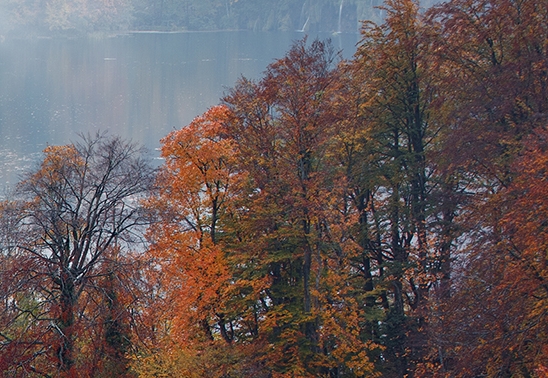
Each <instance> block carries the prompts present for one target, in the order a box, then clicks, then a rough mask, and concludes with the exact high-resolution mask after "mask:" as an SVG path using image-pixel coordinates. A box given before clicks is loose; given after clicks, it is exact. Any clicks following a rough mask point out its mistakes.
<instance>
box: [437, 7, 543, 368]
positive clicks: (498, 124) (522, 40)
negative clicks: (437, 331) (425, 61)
mask: <svg viewBox="0 0 548 378" xmlns="http://www.w3.org/2000/svg"><path fill="white" fill-rule="evenodd" d="M431 15H432V20H433V22H437V27H438V30H439V32H440V34H439V39H438V42H437V48H436V52H437V54H436V59H438V60H439V61H440V62H441V63H442V67H443V70H444V75H443V77H444V85H443V90H444V91H445V92H446V93H447V97H446V98H450V99H451V101H450V102H451V105H450V109H451V111H450V114H451V118H450V119H451V120H452V121H451V124H450V130H451V132H449V133H447V135H446V138H447V139H446V140H445V147H444V149H443V155H444V156H445V157H446V159H447V161H448V162H450V163H449V164H447V169H448V171H451V172H453V173H454V177H458V181H459V185H461V186H462V187H466V196H465V197H464V199H465V201H463V202H462V209H461V212H460V215H459V217H457V218H456V219H455V220H456V221H458V227H459V228H461V230H463V231H464V235H463V240H465V241H466V242H465V243H463V244H462V246H461V248H460V249H461V250H462V253H460V254H459V255H458V257H459V260H458V261H459V263H458V265H459V266H460V267H462V269H460V271H459V279H458V280H456V281H454V282H453V287H454V288H455V289H456V290H455V292H454V294H455V295H454V297H453V298H452V299H451V300H450V301H449V302H448V307H447V311H446V319H447V320H448V323H446V325H445V327H444V328H445V329H446V330H447V332H446V333H444V335H443V338H444V343H445V344H446V345H449V346H450V347H449V348H448V356H447V357H448V358H447V359H446V366H445V367H446V368H447V369H448V370H449V371H452V372H453V373H456V374H461V375H464V376H467V375H478V374H486V375H488V376H510V375H524V376H527V375H533V374H541V373H539V372H538V371H537V372H536V373H535V370H538V369H540V370H542V369H543V368H544V367H543V366H542V364H540V365H539V364H538V363H537V364H536V365H535V363H534V362H533V361H537V360H536V356H541V355H542V352H541V351H540V350H541V349H542V348H541V347H539V346H540V345H542V344H543V343H545V340H544V339H543V337H544V336H542V335H543V334H544V331H542V330H537V331H538V334H537V335H538V336H539V338H537V337H532V338H531V339H529V340H528V341H527V342H526V344H527V348H524V344H520V341H519V340H521V342H522V341H523V340H522V339H520V338H519V337H518V336H517V334H519V333H520V332H524V333H527V332H526V331H524V329H525V328H526V327H528V326H531V323H528V322H529V321H530V319H531V317H533V318H534V317H535V316H538V314H539V313H538V311H537V309H538V308H539V307H537V306H540V307H542V305H540V304H539V303H538V302H536V301H535V300H534V299H533V300H532V301H530V299H532V298H537V296H538V295H539V294H538V293H535V294H532V292H528V294H524V290H525V289H524V287H525V286H529V289H531V290H533V291H535V290H536V288H538V283H537V281H536V280H537V279H539V276H538V274H537V273H535V270H536V269H537V268H534V269H525V267H527V266H528V267H532V266H534V265H535V263H533V261H534V260H535V258H536V257H533V255H534V253H536V252H533V255H530V254H528V253H524V251H525V250H526V249H527V248H524V244H521V243H523V242H524V240H525V238H524V234H523V233H521V232H520V231H518V230H523V228H522V226H521V223H522V222H523V223H524V224H527V225H528V226H526V227H533V229H535V227H538V225H535V223H537V222H538V221H539V219H537V217H541V215H540V214H539V213H537V212H536V210H535V208H537V206H539V204H538V203H536V204H535V203H534V202H535V201H537V200H538V198H539V197H537V195H538V193H537V194H533V195H532V196H529V193H534V189H532V188H534V187H536V185H537V184H538V181H536V177H538V174H539V172H540V171H539V169H540V167H539V166H538V163H539V162H540V161H542V159H543V158H542V156H543V148H544V147H543V143H544V142H543V139H544V136H543V135H544V132H543V129H544V128H545V126H546V115H545V114H546V101H547V97H546V96H547V92H546V88H547V76H546V72H547V71H546V70H547V63H546V62H547V50H546V47H547V46H546V37H547V35H548V34H547V33H548V29H547V28H546V25H547V24H546V20H547V19H548V18H547V17H548V8H547V7H546V4H545V2H540V1H522V2H514V1H497V2H493V1H459V0H456V1H451V2H448V3H446V4H443V5H441V6H440V7H439V8H438V9H436V10H434V11H433V12H432V14H431ZM535 139H538V141H535ZM526 183H527V184H526ZM529 184H531V186H528V185H529ZM518 188H519V189H518ZM520 191H523V194H525V197H524V198H529V199H530V200H531V201H532V202H527V200H524V198H522V199H519V198H521V197H522V196H523V194H521V193H519V194H518V192H520ZM526 203H527V204H526ZM510 225H512V226H510ZM518 235H519V236H518ZM539 236H540V235H539ZM541 239H542V237H541V236H540V238H538V239H537V238H535V237H534V236H533V233H532V234H531V235H530V238H529V241H528V242H527V243H529V242H532V244H528V245H529V248H531V247H532V248H533V249H529V251H534V250H535V249H536V248H540V249H541V248H542V247H541V246H542V243H543V242H542V240H541ZM533 240H534V242H533ZM533 245H535V246H534V247H533ZM537 251H538V250H537ZM455 257H457V255H456V256H455ZM518 266H519V267H520V268H519V269H517V268H516V267H518ZM510 272H511V273H510ZM534 277H537V278H534ZM541 280H542V279H541ZM525 282H527V284H526V283H525ZM522 284H523V285H524V286H522ZM518 293H519V294H518ZM514 294H515V295H514ZM529 295H530V296H529ZM540 296H541V297H542V294H540ZM541 312H542V310H541ZM538 319H539V318H537V320H538ZM524 324H528V326H524ZM522 327H525V328H522ZM533 328H534V326H533ZM510 340H515V341H516V343H513V342H512V341H510ZM472 354H473V355H474V356H475V357H474V361H472V359H470V356H471V355H472ZM533 356H535V357H533ZM477 361H481V364H477V363H476V362H477ZM540 370H539V371H540Z"/></svg>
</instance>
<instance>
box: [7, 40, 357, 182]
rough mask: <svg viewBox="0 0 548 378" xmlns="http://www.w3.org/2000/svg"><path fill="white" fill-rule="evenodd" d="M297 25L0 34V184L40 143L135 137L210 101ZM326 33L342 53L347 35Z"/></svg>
mask: <svg viewBox="0 0 548 378" xmlns="http://www.w3.org/2000/svg"><path fill="white" fill-rule="evenodd" d="M301 38H303V34H302V33H297V32H295V33H282V32H276V33H254V32H202V33H134V34H130V35H125V36H118V37H114V38H103V39H93V38H81V39H36V40H5V41H3V42H2V43H0V186H2V187H3V188H6V187H9V186H13V184H14V183H15V182H17V181H18V180H19V177H20V174H21V173H22V172H23V171H24V170H25V169H28V168H29V167H30V166H31V165H32V164H33V162H36V161H37V160H38V159H39V157H40V153H41V151H42V150H43V149H44V148H45V147H46V146H47V145H59V144H67V143H70V142H71V141H76V140H77V139H78V134H79V133H95V132H96V131H103V130H108V132H109V133H110V134H114V135H120V136H122V137H124V138H127V139H131V140H132V141H134V142H137V143H140V144H144V145H145V146H146V147H147V148H149V149H150V150H151V151H152V154H153V156H154V154H156V155H157V154H158V153H157V152H154V151H155V150H157V149H158V147H159V146H160V142H159V141H160V139H161V138H162V137H164V136H165V135H167V133H169V132H170V131H172V130H175V129H179V128H181V127H183V126H184V125H187V124H188V123H189V122H190V121H192V119H193V118H194V117H196V116H197V115H200V114H201V113H203V112H204V111H205V110H207V109H208V108H209V107H211V106H213V105H215V104H218V103H219V100H220V98H221V97H222V95H223V93H225V92H226V90H227V89H228V88H230V87H232V86H233V85H234V84H235V83H236V81H237V79H238V78H239V77H241V76H242V75H243V76H245V77H247V78H251V79H258V78H260V77H261V74H262V73H263V71H264V70H265V68H266V66H267V65H268V64H270V63H272V62H273V61H274V60H275V59H277V58H281V57H283V56H284V55H285V53H286V52H287V50H288V49H289V48H290V46H291V44H292V42H293V41H295V40H298V39H301ZM312 38H319V39H322V40H323V39H326V38H331V40H332V43H333V45H334V47H335V49H337V50H342V51H343V56H344V57H345V58H349V57H351V56H352V54H353V53H354V52H355V46H356V42H357V41H358V38H359V36H358V35H356V34H339V35H328V34H326V35H317V36H309V39H312Z"/></svg>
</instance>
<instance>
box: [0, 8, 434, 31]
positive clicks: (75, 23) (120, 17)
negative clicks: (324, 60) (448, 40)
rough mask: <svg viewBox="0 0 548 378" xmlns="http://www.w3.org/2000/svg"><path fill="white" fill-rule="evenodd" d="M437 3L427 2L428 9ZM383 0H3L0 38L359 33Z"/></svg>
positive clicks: (378, 14) (380, 12)
mask: <svg viewBox="0 0 548 378" xmlns="http://www.w3.org/2000/svg"><path fill="white" fill-rule="evenodd" d="M435 2H436V0H422V1H421V6H423V7H425V8H427V7H429V6H431V5H432V4H433V3H435ZM379 5H382V0H78V1H75V0H0V16H2V17H3V19H2V23H1V26H0V34H2V33H3V34H8V35H10V34H11V35H15V36H33V35H51V34H55V35H68V36H73V35H74V34H75V33H80V34H89V33H94V32H103V33H104V32H124V31H128V30H157V31H158V30H159V31H178V30H226V29H231V30H254V31H275V30H281V31H293V30H303V31H306V32H308V31H314V32H316V31H323V32H351V33H355V32H358V31H359V29H360V27H361V24H360V21H361V20H371V21H375V22H379V21H381V20H382V19H383V18H384V16H385V14H384V13H383V10H382V9H379V8H378V6H379Z"/></svg>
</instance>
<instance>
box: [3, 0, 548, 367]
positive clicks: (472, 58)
mask: <svg viewBox="0 0 548 378" xmlns="http://www.w3.org/2000/svg"><path fill="white" fill-rule="evenodd" d="M384 11H385V12H386V14H387V18H386V22H385V23H383V24H382V25H375V24H372V23H366V24H364V28H363V39H362V41H361V42H360V45H359V47H358V52H357V54H356V56H355V57H354V59H352V60H350V61H340V62H337V55H336V54H335V53H334V51H333V49H332V47H331V45H330V43H329V42H321V41H314V42H312V43H309V42H308V41H307V40H306V39H304V40H301V41H298V42H296V43H295V44H294V45H293V47H292V48H291V49H290V51H289V52H288V53H287V55H286V56H285V57H283V58H281V59H279V60H277V61H275V62H274V63H272V64H271V65H270V66H269V67H268V68H267V70H266V72H265V73H264V76H263V78H262V79H261V80H258V81H256V82H255V81H250V80H247V79H245V78H242V79H241V80H240V81H239V82H238V83H237V85H236V86H235V87H234V88H233V89H231V90H230V91H229V92H228V93H227V95H226V96H225V97H224V98H223V99H222V103H221V104H219V105H217V106H214V107H212V108H211V109H210V110H208V111H207V112H206V113H204V114H203V115H201V116H200V117H197V118H196V119H195V120H194V121H193V122H192V123H191V124H190V125H188V126H186V127H184V128H182V129H181V130H178V131H174V132H172V133H171V134H169V135H168V136H166V137H165V138H164V139H163V140H162V156H163V158H164V159H165V162H164V164H163V165H162V167H161V168H160V170H159V172H158V173H157V174H154V175H153V172H152V171H151V170H150V168H149V167H148V165H146V164H144V163H143V162H142V160H141V159H140V158H137V156H138V152H137V151H136V150H135V149H134V147H133V146H131V145H129V144H124V143H123V142H121V141H120V140H118V139H112V140H110V139H108V140H105V139H104V138H98V139H86V140H84V143H82V144H78V145H70V146H64V147H49V148H48V149H47V150H46V151H45V156H44V160H43V162H42V165H41V166H40V167H39V168H38V169H37V170H36V172H34V173H32V174H30V175H29V176H28V177H27V178H26V179H25V180H23V181H22V183H21V184H20V185H19V187H18V189H17V192H16V196H15V199H14V200H9V201H5V202H3V203H2V208H1V215H2V218H1V220H2V222H1V223H0V226H1V227H2V254H1V255H0V257H1V259H2V261H1V265H0V269H1V270H0V275H1V276H0V285H1V291H0V293H2V295H3V296H2V307H1V311H0V324H1V327H2V328H0V369H2V371H5V372H7V373H8V374H12V375H16V376H55V375H61V376H76V375H78V376H88V375H89V376H124V375H125V376H142V377H155V376H182V377H194V376H195V377H203V376H208V377H225V378H226V377H265V378H266V377H365V376H373V377H375V376H383V377H405V376H417V377H477V376H488V377H511V376H523V377H539V378H540V377H546V375H547V374H548V366H547V364H546V360H547V357H548V349H547V347H546V345H547V344H548V339H547V337H548V329H547V324H548V319H547V316H548V282H547V280H548V268H547V267H548V258H547V252H546V248H547V245H548V239H547V237H548V234H547V232H546V217H547V209H548V203H547V200H546V198H547V196H546V195H547V194H548V193H547V189H546V188H547V185H546V180H547V179H546V166H547V165H546V164H547V161H548V131H547V126H548V116H547V113H546V107H547V104H548V43H547V41H548V3H546V2H545V1H538V0H522V1H514V0H497V1H490V0H451V1H449V2H447V3H445V4H442V5H440V6H438V7H436V8H433V9H432V10H431V11H429V12H428V13H427V14H420V13H419V11H418V6H417V4H416V3H414V2H413V1H412V0H388V1H387V2H386V7H385V8H384ZM153 176H154V178H155V185H152V181H151V180H152V178H153ZM145 225H146V233H145V231H144V227H143V226H145ZM136 236H145V237H146V239H147V241H148V243H149V244H148V248H147V251H146V252H143V251H141V253H137V250H136V249H135V248H134V247H132V244H131V243H132V242H135V240H136ZM132 251H133V252H132Z"/></svg>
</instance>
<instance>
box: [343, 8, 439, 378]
mask: <svg viewBox="0 0 548 378" xmlns="http://www.w3.org/2000/svg"><path fill="white" fill-rule="evenodd" d="M383 9H384V10H385V11H386V13H387V17H386V21H385V23H383V24H382V25H376V24H373V23H365V24H364V29H363V31H362V33H363V39H362V41H361V42H360V44H359V47H358V51H357V54H356V58H355V59H354V61H352V62H351V63H350V64H349V65H348V68H347V69H348V70H349V72H350V73H349V75H350V76H351V80H352V81H353V82H355V83H356V84H354V86H353V88H356V87H358V86H359V85H361V86H362V87H361V88H359V89H358V90H357V91H356V90H354V91H353V92H352V93H349V98H350V99H353V100H352V102H353V103H355V104H356V105H355V110H354V113H355V114H356V116H355V122H358V125H359V126H358V128H357V130H356V132H353V137H352V138H349V139H347V140H346V141H342V143H343V144H344V146H345V149H344V150H343V151H346V153H345V155H341V156H342V157H344V160H343V162H344V164H345V165H347V167H348V177H349V180H350V182H351V183H352V186H351V190H350V192H349V203H350V204H351V206H352V207H353V209H354V211H356V213H357V214H358V215H359V218H358V219H359V221H358V224H357V226H356V230H357V233H356V238H357V240H359V243H360V247H361V249H362V255H361V261H360V262H359V266H360V267H361V269H362V271H364V272H367V273H365V274H364V275H363V278H364V287H366V288H367V291H369V292H370V293H371V294H370V297H369V302H368V303H369V306H370V307H373V308H374V307H375V303H378V304H379V305H378V306H377V308H378V309H379V310H381V311H382V312H383V313H384V318H383V319H382V321H381V322H379V325H380V327H379V326H375V325H371V330H372V332H373V333H374V334H377V335H378V336H381V335H382V336H383V340H382V344H383V345H384V346H385V347H386V349H385V351H384V352H383V354H382V360H379V361H378V362H379V364H378V366H379V368H380V369H381V370H382V371H383V372H384V374H387V375H393V376H404V375H406V374H408V372H409V371H412V370H413V369H414V365H415V364H416V363H421V362H422V361H423V359H424V357H425V355H426V349H427V345H428V335H427V327H428V324H427V319H428V317H429V313H428V312H429V296H430V290H431V287H432V285H433V284H434V283H435V282H436V280H437V278H436V277H437V275H438V274H439V273H440V271H439V266H440V265H439V264H438V261H439V260H440V256H439V253H438V252H439V251H438V250H437V249H436V247H435V245H436V244H437V240H438V238H439V235H438V230H435V224H436V222H437V220H436V214H437V212H438V209H437V208H436V207H437V205H436V204H435V201H434V199H433V198H434V196H433V193H435V192H436V191H438V190H439V188H438V185H439V181H440V179H441V178H439V177H437V174H438V173H437V171H438V168H437V163H436V162H435V161H434V160H433V152H434V151H436V149H437V147H436V146H437V143H438V141H437V136H438V135H439V134H440V132H441V131H442V130H443V128H444V122H443V118H442V117H441V115H442V114H443V113H442V112H441V110H440V104H441V98H440V92H439V89H438V81H439V80H438V78H437V67H436V62H435V61H434V60H432V59H431V53H432V51H433V47H432V37H431V34H432V30H431V29H430V28H429V27H428V26H427V25H426V24H425V23H424V21H423V18H422V16H421V15H420V13H419V8H418V4H417V3H415V2H413V1H406V0H402V1H388V2H386V6H385V7H383ZM354 127H356V126H354ZM347 131H350V130H349V129H347ZM349 148H350V149H349ZM349 151H351V152H352V154H349V153H348V152H349ZM445 253H446V254H447V253H449V252H448V251H447V250H446V251H445ZM445 258H446V259H447V256H446V257H445ZM356 263H358V262H356ZM444 269H445V270H446V273H448V269H449V267H448V266H445V267H444Z"/></svg>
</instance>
